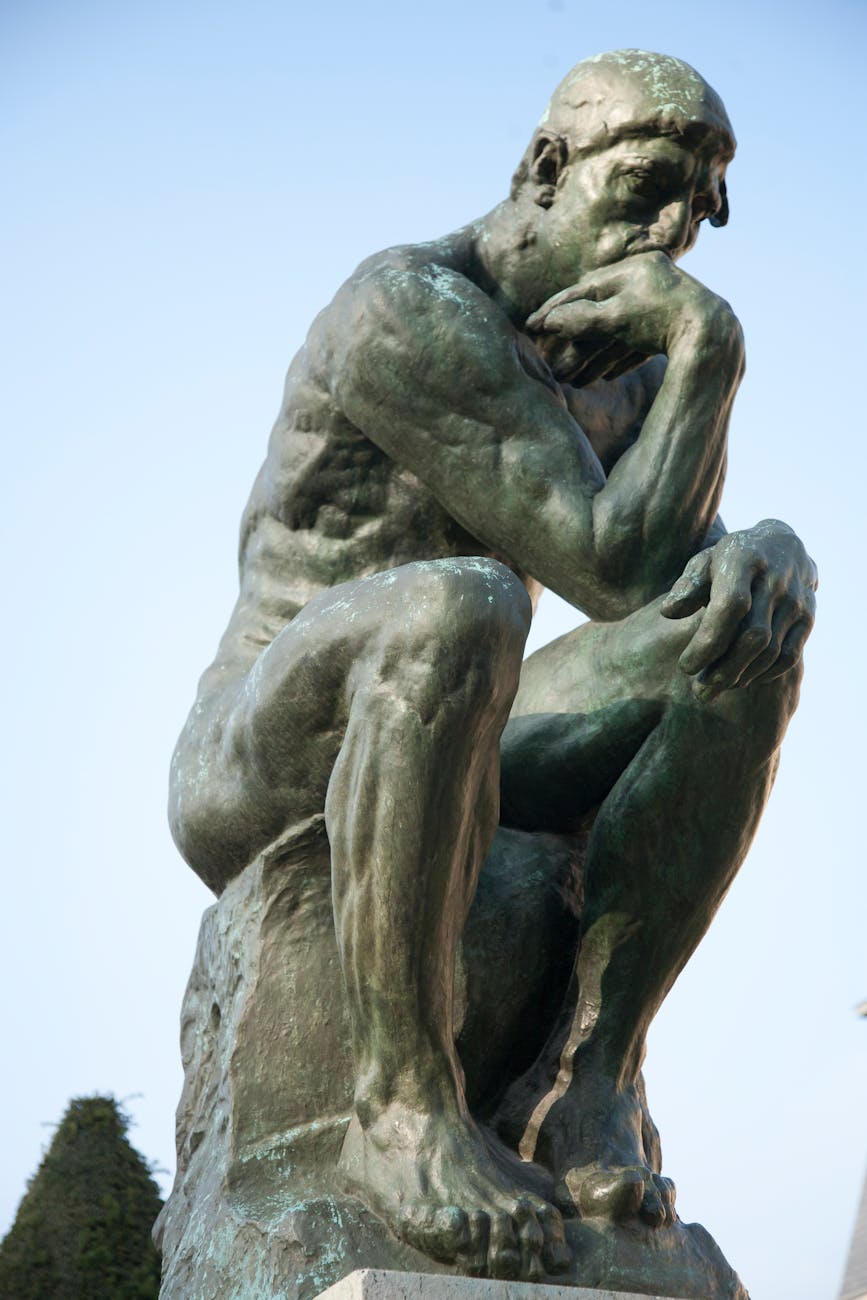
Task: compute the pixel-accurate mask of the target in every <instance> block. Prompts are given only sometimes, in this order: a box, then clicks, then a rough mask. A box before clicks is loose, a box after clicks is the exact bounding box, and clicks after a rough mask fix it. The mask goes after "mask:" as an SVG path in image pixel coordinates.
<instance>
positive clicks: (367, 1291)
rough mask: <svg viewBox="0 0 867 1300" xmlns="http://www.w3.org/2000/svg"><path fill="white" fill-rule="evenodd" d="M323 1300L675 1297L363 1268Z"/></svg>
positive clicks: (625, 1299)
mask: <svg viewBox="0 0 867 1300" xmlns="http://www.w3.org/2000/svg"><path fill="white" fill-rule="evenodd" d="M319 1300H672V1297H670V1296H661V1295H658V1296H647V1295H643V1296H642V1295H638V1294H637V1292H635V1291H630V1292H627V1291H600V1290H598V1289H596V1288H594V1289H593V1290H591V1291H588V1290H587V1288H586V1287H583V1286H581V1287H570V1286H545V1285H543V1284H541V1283H538V1282H498V1281H495V1280H493V1279H490V1278H479V1277H437V1276H436V1275H433V1276H432V1275H431V1274H430V1273H392V1272H389V1271H388V1270H387V1269H379V1268H360V1269H357V1270H356V1271H355V1272H354V1273H350V1274H349V1277H345V1278H343V1280H342V1281H341V1282H336V1283H335V1284H334V1286H330V1287H329V1288H328V1290H327V1291H323V1292H322V1294H321V1296H319Z"/></svg>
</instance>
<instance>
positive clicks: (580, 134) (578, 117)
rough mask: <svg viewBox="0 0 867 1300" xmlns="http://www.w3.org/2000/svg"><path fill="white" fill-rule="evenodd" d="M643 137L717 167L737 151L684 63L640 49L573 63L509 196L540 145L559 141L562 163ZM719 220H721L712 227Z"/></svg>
mask: <svg viewBox="0 0 867 1300" xmlns="http://www.w3.org/2000/svg"><path fill="white" fill-rule="evenodd" d="M648 135H666V136H674V137H676V138H677V139H680V140H682V141H683V142H684V143H686V144H688V145H690V146H694V147H695V148H697V149H699V148H700V149H702V150H707V151H708V152H711V153H713V154H714V155H715V156H716V157H718V158H719V160H720V161H722V162H728V161H729V160H730V159H731V158H732V156H733V155H734V151H735V137H734V132H733V131H732V126H731V123H730V122H729V119H728V114H727V113H726V111H725V108H724V106H723V102H722V100H721V99H720V97H719V95H718V94H717V93H716V91H715V90H714V89H713V88H712V87H711V86H709V85H708V83H707V82H706V81H705V80H704V78H703V77H701V76H699V74H698V73H697V72H696V70H695V68H691V67H690V65H689V64H688V63H684V62H683V61H682V60H681V59H675V58H672V57H671V56H670V55H667V54H652V53H650V52H648V51H646V50H612V51H611V52H610V53H608V54H595V55H593V57H592V58H589V59H585V60H583V62H581V63H578V64H576V66H575V67H574V68H573V69H572V71H571V72H569V73H567V74H566V76H565V77H564V78H563V80H562V81H561V82H560V85H559V86H558V87H557V89H556V90H555V91H554V94H553V95H552V96H551V102H550V103H549V105H548V107H547V108H546V109H545V112H544V113H543V115H542V119H541V121H540V122H539V126H538V128H537V130H536V132H535V134H534V136H533V139H532V140H531V142H530V145H529V148H528V149H527V152H526V153H525V155H524V157H523V159H522V161H521V164H520V166H519V168H518V171H517V172H516V174H515V178H514V182H513V186H512V194H513V197H514V196H515V194H516V192H517V190H518V189H520V186H521V185H522V184H523V182H524V181H525V180H526V179H527V177H528V176H529V175H530V174H531V171H532V169H533V163H534V160H535V159H536V158H537V157H538V156H539V154H540V153H541V152H542V150H543V149H544V148H545V142H546V141H549V142H550V141H551V140H554V141H556V142H557V144H558V146H559V149H560V152H561V164H562V163H565V162H566V160H567V158H568V159H571V158H575V157H580V156H581V155H582V154H587V153H593V152H594V151H596V150H597V149H602V148H606V147H608V146H609V145H612V144H614V143H616V142H617V141H618V140H622V139H624V138H628V137H630V136H633V137H639V136H648ZM549 153H550V146H549ZM724 221H725V213H721V214H720V216H719V217H718V218H717V219H715V220H714V221H713V224H715V225H722V224H724Z"/></svg>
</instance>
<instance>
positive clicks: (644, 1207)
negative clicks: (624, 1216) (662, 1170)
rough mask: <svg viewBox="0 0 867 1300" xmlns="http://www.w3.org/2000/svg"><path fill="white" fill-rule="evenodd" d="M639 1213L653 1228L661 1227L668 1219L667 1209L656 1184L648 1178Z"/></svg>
mask: <svg viewBox="0 0 867 1300" xmlns="http://www.w3.org/2000/svg"><path fill="white" fill-rule="evenodd" d="M639 1214H640V1215H641V1217H642V1219H643V1220H644V1222H645V1223H649V1224H650V1226H651V1228H661V1227H662V1225H663V1224H664V1223H665V1220H666V1209H665V1205H664V1204H663V1201H662V1197H661V1195H660V1194H659V1192H658V1191H657V1188H656V1186H655V1184H654V1183H653V1182H652V1181H650V1180H648V1181H647V1183H646V1184H645V1186H644V1196H643V1197H642V1199H641V1208H640V1210H639Z"/></svg>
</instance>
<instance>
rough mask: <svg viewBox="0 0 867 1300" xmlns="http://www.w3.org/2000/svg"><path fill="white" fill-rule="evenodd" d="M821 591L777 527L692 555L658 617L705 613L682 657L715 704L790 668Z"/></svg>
mask: <svg viewBox="0 0 867 1300" xmlns="http://www.w3.org/2000/svg"><path fill="white" fill-rule="evenodd" d="M817 586H818V576H817V572H816V566H815V564H814V563H813V561H812V560H811V559H810V557H809V555H808V554H807V552H806V551H805V550H804V546H803V543H802V542H801V541H800V540H799V539H798V538H797V537H796V536H795V534H794V533H793V532H792V530H791V529H790V528H789V527H788V526H787V525H786V524H783V523H780V521H779V520H777V519H765V520H763V521H762V522H761V523H759V524H756V525H755V527H754V528H747V529H744V530H743V531H742V532H737V533H729V534H728V535H727V536H725V537H723V538H722V540H721V541H719V542H717V544H716V545H715V546H712V547H710V548H709V549H708V550H705V551H699V553H698V554H697V555H694V556H693V557H692V559H691V560H690V561H689V563H688V564H687V566H686V568H685V569H684V572H683V576H682V577H680V578H678V580H677V582H676V583H675V584H674V586H673V587H672V589H671V591H670V592H669V593H668V595H667V596H666V598H665V600H664V601H663V602H662V606H661V609H660V612H661V613H662V614H663V616H664V617H665V618H685V617H686V616H687V615H689V614H694V613H696V611H697V610H699V609H701V608H702V607H705V612H704V616H703V618H702V620H701V623H700V625H699V628H698V631H697V632H696V633H695V635H694V636H693V637H692V640H691V641H690V643H689V645H688V646H687V647H686V649H685V650H684V651H683V653H682V655H681V656H680V666H681V668H682V669H683V671H684V672H685V673H687V674H688V675H689V676H691V677H694V678H695V682H694V689H695V692H696V694H697V695H699V696H700V697H701V698H703V699H711V698H713V697H714V696H716V695H719V693H720V692H721V691H725V690H729V689H731V688H732V687H735V686H748V685H749V684H750V683H751V682H759V681H764V682H768V681H772V680H773V679H774V678H775V677H780V676H781V675H782V674H783V673H784V672H787V671H788V670H789V669H790V668H791V667H793V665H794V664H796V663H797V662H798V660H799V659H800V657H801V654H802V652H803V649H804V644H805V642H806V640H807V637H808V636H809V635H810V631H811V630H812V627H813V622H814V619H815V612H816V597H815V591H816V587H817Z"/></svg>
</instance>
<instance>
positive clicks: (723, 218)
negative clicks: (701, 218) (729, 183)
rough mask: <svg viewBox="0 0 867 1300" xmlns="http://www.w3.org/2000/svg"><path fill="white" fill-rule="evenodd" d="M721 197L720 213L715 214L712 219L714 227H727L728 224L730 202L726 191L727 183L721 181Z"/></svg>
mask: <svg viewBox="0 0 867 1300" xmlns="http://www.w3.org/2000/svg"><path fill="white" fill-rule="evenodd" d="M719 197H720V209H719V212H715V213H714V215H713V216H712V217H711V218H710V224H711V225H712V226H725V225H727V224H728V219H729V200H728V193H727V191H726V183H725V181H720V184H719Z"/></svg>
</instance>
